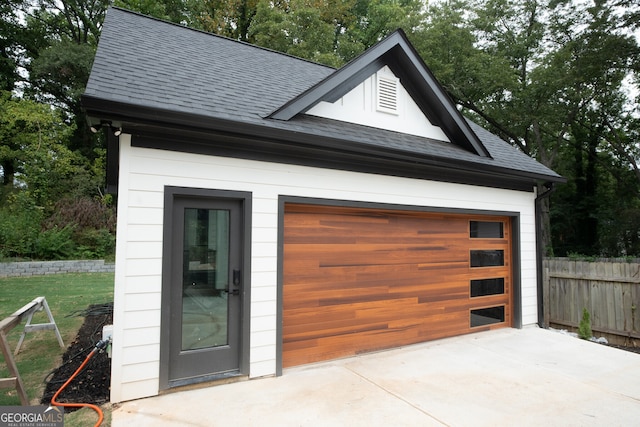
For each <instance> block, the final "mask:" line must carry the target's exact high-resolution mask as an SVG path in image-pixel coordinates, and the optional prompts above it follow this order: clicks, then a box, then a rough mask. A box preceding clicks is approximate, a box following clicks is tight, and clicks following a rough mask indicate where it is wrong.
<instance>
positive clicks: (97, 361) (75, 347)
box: [41, 303, 113, 412]
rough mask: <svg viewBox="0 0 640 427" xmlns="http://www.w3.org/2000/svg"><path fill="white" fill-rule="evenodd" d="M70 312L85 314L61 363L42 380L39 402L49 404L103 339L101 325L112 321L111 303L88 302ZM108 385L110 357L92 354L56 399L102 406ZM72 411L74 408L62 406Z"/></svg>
mask: <svg viewBox="0 0 640 427" xmlns="http://www.w3.org/2000/svg"><path fill="white" fill-rule="evenodd" d="M72 315H79V316H84V317H85V320H84V323H83V324H82V326H81V327H80V330H79V331H78V335H77V336H76V338H75V339H74V340H73V342H72V343H71V345H69V347H68V348H67V351H66V352H65V353H64V355H63V356H62V364H61V365H60V366H59V367H58V368H57V369H56V370H55V371H53V372H52V373H51V374H50V375H49V376H48V377H47V379H46V380H45V381H46V383H47V385H46V388H45V391H44V394H43V396H42V400H41V403H42V404H44V405H48V404H49V403H50V402H51V398H52V397H53V395H54V394H55V393H56V392H57V391H58V389H59V388H60V387H62V385H63V384H64V383H65V382H66V381H67V380H68V379H69V378H70V377H71V375H73V373H74V372H75V371H76V369H78V367H79V366H80V365H81V364H82V362H84V360H85V358H86V357H87V355H88V354H89V353H90V352H91V351H92V350H93V349H94V347H95V345H96V343H97V342H98V341H100V339H101V338H102V327H103V326H104V325H110V324H112V323H113V303H110V304H99V305H91V306H89V308H87V309H86V310H84V311H82V312H79V313H73V314H72ZM110 384H111V359H109V357H108V356H107V353H106V352H102V353H96V354H94V355H93V357H92V358H91V360H89V363H87V366H85V368H84V369H83V370H82V371H81V372H80V373H79V374H78V375H77V376H76V377H75V378H74V380H73V381H72V382H71V383H70V384H69V385H68V386H67V387H66V388H65V389H64V390H63V391H62V393H61V394H60V396H58V398H57V399H56V401H58V402H65V403H66V402H69V403H93V404H96V405H102V404H103V403H106V402H108V401H109V391H110ZM65 410H66V412H72V411H74V410H76V408H65Z"/></svg>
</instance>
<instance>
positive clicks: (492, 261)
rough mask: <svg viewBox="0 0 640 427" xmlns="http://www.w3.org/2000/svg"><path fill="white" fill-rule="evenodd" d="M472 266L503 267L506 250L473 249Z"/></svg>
mask: <svg viewBox="0 0 640 427" xmlns="http://www.w3.org/2000/svg"><path fill="white" fill-rule="evenodd" d="M470 258H471V267H502V266H504V250H502V249H481V250H472V251H471V256H470Z"/></svg>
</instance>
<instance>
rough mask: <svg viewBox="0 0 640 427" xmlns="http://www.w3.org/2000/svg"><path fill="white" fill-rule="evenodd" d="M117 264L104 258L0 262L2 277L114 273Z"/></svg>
mask: <svg viewBox="0 0 640 427" xmlns="http://www.w3.org/2000/svg"><path fill="white" fill-rule="evenodd" d="M114 271H115V264H113V263H105V262H104V260H79V261H28V262H3V263H0V277H18V276H42V275H45V274H62V273H113V272H114Z"/></svg>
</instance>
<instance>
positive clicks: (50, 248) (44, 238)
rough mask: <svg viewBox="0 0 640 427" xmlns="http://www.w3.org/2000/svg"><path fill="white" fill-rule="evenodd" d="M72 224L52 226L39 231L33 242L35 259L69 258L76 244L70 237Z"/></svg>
mask: <svg viewBox="0 0 640 427" xmlns="http://www.w3.org/2000/svg"><path fill="white" fill-rule="evenodd" d="M74 229H75V227H74V226H73V225H67V226H65V227H63V228H58V227H54V228H52V229H50V230H44V231H43V232H41V233H40V235H39V236H38V238H37V239H36V240H35V244H34V255H35V257H36V258H37V259H69V258H72V257H73V255H74V254H75V248H76V245H75V243H74V242H73V240H72V239H71V235H72V234H73V230H74Z"/></svg>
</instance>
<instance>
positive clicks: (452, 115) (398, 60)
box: [267, 29, 491, 157]
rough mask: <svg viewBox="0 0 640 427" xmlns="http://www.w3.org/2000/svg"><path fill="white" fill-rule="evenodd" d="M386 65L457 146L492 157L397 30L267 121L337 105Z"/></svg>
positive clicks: (271, 115) (403, 34) (275, 112)
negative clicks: (323, 104) (321, 104)
mask: <svg viewBox="0 0 640 427" xmlns="http://www.w3.org/2000/svg"><path fill="white" fill-rule="evenodd" d="M384 65H388V66H389V68H391V70H392V71H393V72H394V74H395V75H396V76H398V78H399V79H400V81H401V82H402V85H403V86H404V87H405V89H406V90H407V92H409V95H410V96H411V97H412V98H413V99H414V101H416V104H417V105H418V106H419V107H420V109H421V110H422V112H423V113H424V114H425V115H426V116H427V118H428V119H429V120H430V121H431V122H432V123H433V124H435V125H436V126H440V127H441V128H442V130H443V131H444V133H445V134H446V135H447V136H448V137H449V139H450V140H451V141H452V142H454V144H455V143H457V144H460V145H461V146H462V147H463V148H465V149H466V150H468V151H470V152H472V153H475V154H477V155H479V156H482V157H491V155H490V153H489V151H488V150H487V149H486V148H485V147H484V145H483V144H482V142H481V141H480V139H479V138H478V137H477V135H476V134H475V132H473V130H472V129H471V128H470V127H469V124H468V123H467V122H466V120H465V119H464V117H462V114H461V113H460V112H459V111H458V109H457V108H456V106H455V103H454V102H453V101H452V100H451V98H450V97H449V95H448V94H447V92H446V91H445V90H444V88H443V87H442V86H441V85H440V83H438V81H437V80H436V78H435V77H434V76H433V74H432V73H431V71H430V70H429V68H428V67H427V65H426V64H425V63H424V61H423V60H422V58H421V57H420V55H419V54H418V52H417V51H416V50H415V48H414V47H413V45H412V44H411V43H410V42H409V40H408V38H407V36H406V34H405V33H404V31H402V29H398V30H396V31H395V32H393V33H392V34H391V35H389V36H388V37H386V38H385V39H383V40H382V41H381V42H379V43H378V44H376V45H375V46H373V47H371V48H370V49H368V50H367V51H365V52H364V53H363V54H362V55H360V56H359V57H357V58H355V59H354V60H352V61H351V62H349V63H348V64H347V65H345V66H344V67H342V68H340V69H339V70H337V71H336V72H335V73H333V74H331V75H330V76H329V77H327V78H326V79H324V80H323V81H321V82H319V83H318V84H316V85H315V86H313V87H311V88H309V89H308V90H307V91H305V92H303V93H302V94H301V95H299V96H298V97H296V98H294V99H293V100H291V101H289V102H287V103H286V104H284V105H283V106H282V107H280V108H279V109H277V110H276V111H274V112H273V113H271V114H270V115H268V116H267V118H270V119H276V120H291V119H292V118H293V117H294V116H295V115H297V114H303V113H305V112H306V111H308V110H309V109H310V108H312V107H313V106H314V105H316V104H317V103H319V102H320V101H326V102H335V101H337V100H338V99H340V98H341V97H342V96H344V95H345V94H347V93H348V92H349V91H350V90H352V89H353V88H355V87H356V86H358V85H359V84H360V83H362V81H364V80H365V79H366V78H367V77H369V76H370V75H371V74H373V73H374V72H376V71H377V70H379V69H380V68H382V67H383V66H384Z"/></svg>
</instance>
